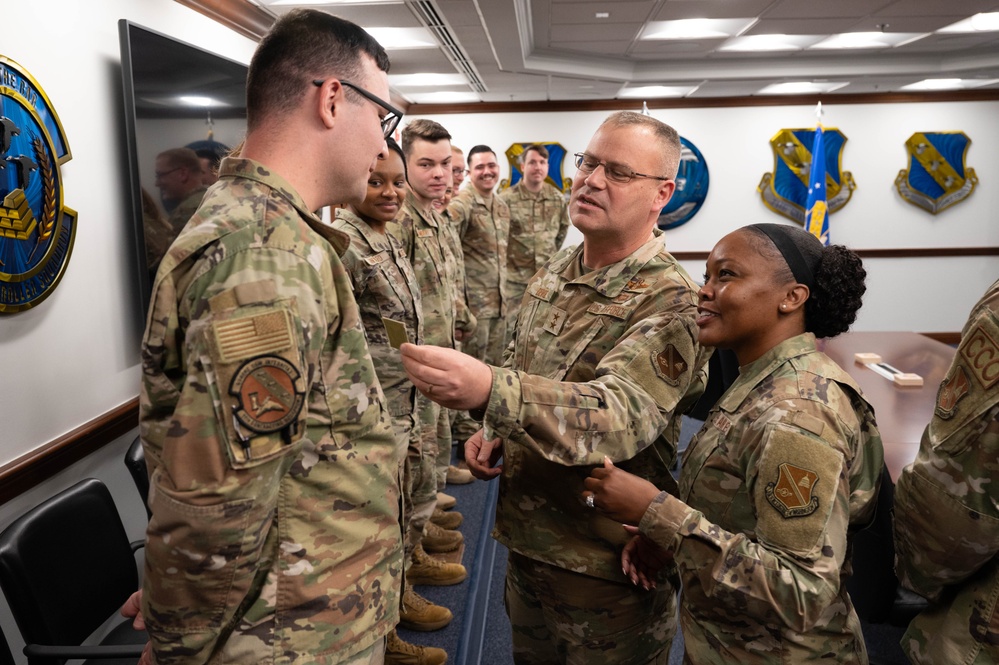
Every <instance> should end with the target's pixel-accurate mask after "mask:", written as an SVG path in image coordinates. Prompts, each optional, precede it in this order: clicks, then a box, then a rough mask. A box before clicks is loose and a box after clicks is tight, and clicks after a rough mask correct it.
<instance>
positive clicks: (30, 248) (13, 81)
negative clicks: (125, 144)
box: [0, 55, 76, 313]
mask: <svg viewBox="0 0 999 665" xmlns="http://www.w3.org/2000/svg"><path fill="white" fill-rule="evenodd" d="M70 159H72V155H71V154H70V151H69V144H68V143H67V142H66V136H65V133H64V132H63V129H62V124H61V123H60V122H59V117H58V116H57V115H56V112H55V109H54V108H52V104H51V103H50V102H49V99H48V97H47V96H46V95H45V92H44V91H43V90H42V89H41V87H40V86H39V85H38V83H37V82H36V81H35V79H34V78H32V77H31V75H30V74H28V73H27V72H26V71H25V70H24V69H22V68H21V67H20V66H19V65H18V64H17V63H16V62H14V61H13V60H10V59H9V58H6V57H4V56H2V55H0V200H2V203H0V313H12V312H20V311H22V310H25V309H29V308H31V307H34V306H35V305H37V304H38V303H40V302H41V301H42V300H44V299H45V298H46V297H48V295H49V294H50V293H51V292H52V290H53V289H54V288H55V287H56V285H58V284H59V280H60V279H62V276H63V273H64V272H65V270H66V265H67V264H68V263H69V256H70V254H71V253H72V251H73V241H74V239H75V237H76V212H75V211H73V210H71V209H69V208H67V207H65V206H64V205H63V200H62V198H63V183H62V175H61V173H60V171H59V167H60V166H61V165H62V164H65V163H66V162H68V161H69V160H70Z"/></svg>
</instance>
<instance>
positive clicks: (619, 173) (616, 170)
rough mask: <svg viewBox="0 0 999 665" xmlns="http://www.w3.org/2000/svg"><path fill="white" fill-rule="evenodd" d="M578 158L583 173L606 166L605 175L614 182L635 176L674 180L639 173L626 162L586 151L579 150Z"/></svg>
mask: <svg viewBox="0 0 999 665" xmlns="http://www.w3.org/2000/svg"><path fill="white" fill-rule="evenodd" d="M574 156H575V158H576V168H577V169H579V170H580V171H582V172H583V173H593V172H594V171H596V170H597V167H598V166H603V167H604V175H605V176H607V179H608V180H610V181H612V182H620V183H622V184H626V183H629V182H631V181H632V180H633V179H635V178H652V179H653V180H672V178H666V177H664V176H661V175H646V174H644V173H638V172H637V171H633V170H632V169H629V168H628V167H627V166H625V165H624V164H618V163H616V162H602V161H600V160H599V159H597V158H596V157H593V156H592V155H587V154H586V153H585V152H577V153H576V154H575V155H574Z"/></svg>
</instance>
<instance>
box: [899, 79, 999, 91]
mask: <svg viewBox="0 0 999 665" xmlns="http://www.w3.org/2000/svg"><path fill="white" fill-rule="evenodd" d="M993 83H999V79H923V80H922V81H917V82H916V83H910V84H909V85H903V86H902V87H901V88H900V89H901V90H967V89H969V88H980V87H982V86H983V85H992V84H993Z"/></svg>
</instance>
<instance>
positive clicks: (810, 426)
mask: <svg viewBox="0 0 999 665" xmlns="http://www.w3.org/2000/svg"><path fill="white" fill-rule="evenodd" d="M784 421H785V422H788V423H791V424H792V425H797V426H798V427H800V428H801V429H803V430H807V431H809V432H811V433H812V434H814V435H815V436H822V431H823V430H824V429H825V428H826V424H825V423H824V422H822V421H821V420H819V419H818V418H816V417H815V416H810V415H808V414H807V413H805V412H804V411H791V412H790V413H788V414H787V416H785V417H784Z"/></svg>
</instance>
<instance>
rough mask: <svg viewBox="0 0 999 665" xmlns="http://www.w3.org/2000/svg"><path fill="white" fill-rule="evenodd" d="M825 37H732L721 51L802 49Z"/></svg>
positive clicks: (723, 45)
mask: <svg viewBox="0 0 999 665" xmlns="http://www.w3.org/2000/svg"><path fill="white" fill-rule="evenodd" d="M822 38H823V35H747V36H744V37H732V38H731V39H729V40H728V41H726V42H725V43H724V44H722V45H721V46H720V47H719V48H718V50H719V51H800V50H801V49H803V48H806V47H808V46H811V45H812V44H814V43H816V42H818V41H819V40H820V39H822Z"/></svg>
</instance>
